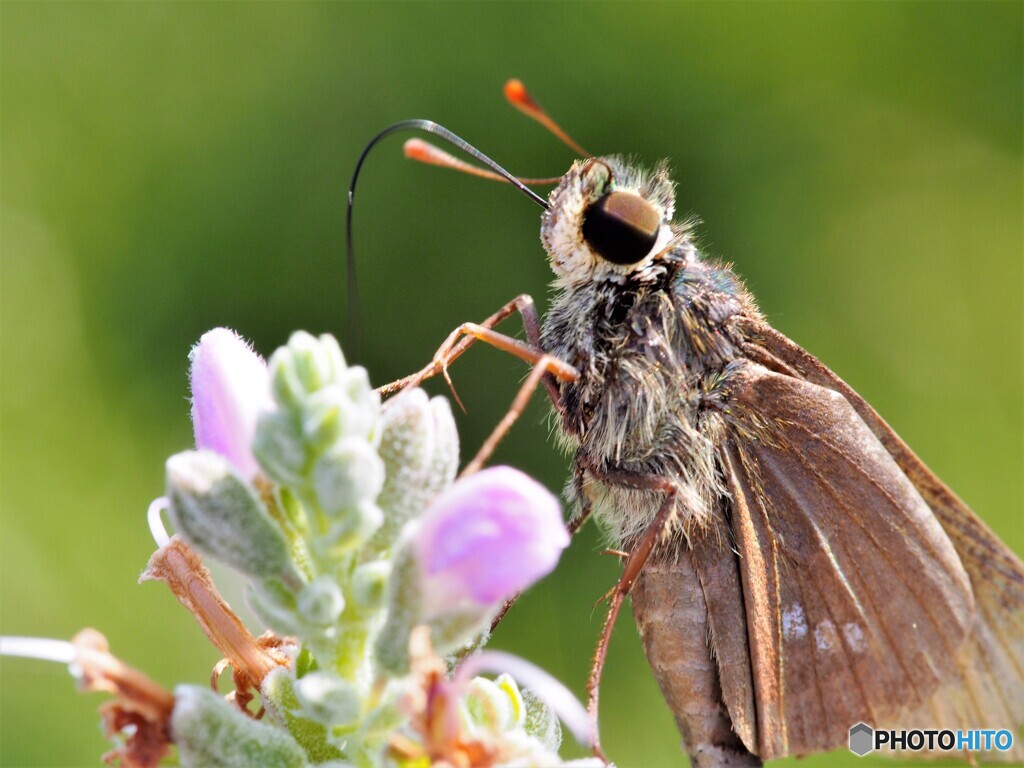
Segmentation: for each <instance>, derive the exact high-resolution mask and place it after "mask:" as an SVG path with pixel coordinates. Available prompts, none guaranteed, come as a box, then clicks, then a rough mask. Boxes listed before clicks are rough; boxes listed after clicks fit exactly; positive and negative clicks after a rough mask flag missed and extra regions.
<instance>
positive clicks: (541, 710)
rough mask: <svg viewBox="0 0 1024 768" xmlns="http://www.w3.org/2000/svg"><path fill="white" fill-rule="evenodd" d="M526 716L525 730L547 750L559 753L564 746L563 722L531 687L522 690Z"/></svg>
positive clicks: (524, 719)
mask: <svg viewBox="0 0 1024 768" xmlns="http://www.w3.org/2000/svg"><path fill="white" fill-rule="evenodd" d="M522 696H523V706H524V708H525V716H524V718H523V730H524V731H526V733H527V735H529V736H532V737H533V738H535V739H537V741H539V742H540V743H541V744H542V745H543V746H544V748H545V749H546V750H548V751H549V752H553V753H556V754H557V753H558V748H559V747H560V746H562V724H561V723H560V722H559V721H558V718H557V717H556V716H555V713H554V712H553V711H552V710H551V707H549V706H548V705H547V704H545V703H544V702H543V701H541V700H540V699H539V698H537V696H536V694H534V693H533V692H532V691H530V690H529V689H527V690H524V691H522Z"/></svg>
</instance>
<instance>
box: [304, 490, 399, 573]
mask: <svg viewBox="0 0 1024 768" xmlns="http://www.w3.org/2000/svg"><path fill="white" fill-rule="evenodd" d="M383 519H384V513H383V512H381V511H380V507H378V506H377V505H376V504H374V503H372V502H368V501H363V502H360V503H359V504H357V505H356V506H355V507H351V508H349V509H347V510H345V511H344V513H343V514H341V515H339V517H338V519H337V520H335V521H334V522H332V523H331V525H330V528H328V529H327V532H326V533H325V534H324V535H322V536H318V537H316V538H315V539H314V540H313V547H314V549H315V551H316V552H317V553H318V554H319V555H320V556H321V557H322V558H323V559H324V560H325V561H330V560H333V559H336V558H339V557H341V556H342V555H344V554H347V553H349V552H351V551H352V550H354V549H356V548H357V547H359V546H361V545H362V544H363V543H364V542H365V541H366V540H367V539H368V538H370V536H372V535H373V533H374V531H376V530H377V529H378V528H379V527H380V525H381V523H382V522H383Z"/></svg>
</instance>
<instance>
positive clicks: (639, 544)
mask: <svg viewBox="0 0 1024 768" xmlns="http://www.w3.org/2000/svg"><path fill="white" fill-rule="evenodd" d="M588 470H589V471H590V472H591V474H593V475H594V476H595V477H597V478H598V479H600V480H601V481H602V482H604V483H607V484H609V485H619V486H625V487H627V488H634V489H636V490H646V491H655V492H662V493H664V494H665V498H664V499H663V500H662V502H661V507H660V508H659V509H658V512H657V514H656V515H655V516H654V519H653V520H651V522H650V523H649V524H648V526H647V528H646V529H645V530H644V532H643V534H642V535H641V536H640V538H639V539H638V540H637V541H636V543H635V544H634V546H633V547H632V549H631V550H630V553H629V556H628V557H627V558H626V561H625V564H624V565H623V569H622V577H621V578H620V579H619V582H618V584H616V585H615V587H614V588H613V589H612V590H611V592H609V594H608V595H607V597H608V599H609V605H608V615H607V617H606V618H605V621H604V627H603V628H602V630H601V639H600V640H599V641H598V643H597V649H596V650H595V651H594V661H593V664H592V665H591V667H590V675H589V677H588V678H587V690H588V691H589V697H588V701H587V709H588V711H589V712H590V715H591V717H592V718H593V720H594V734H595V736H594V754H595V755H597V756H598V757H599V758H601V759H602V760H604V761H605V762H608V761H607V759H606V758H605V756H604V754H603V752H602V751H601V743H600V740H599V739H598V738H597V720H598V699H599V696H600V686H601V675H602V673H603V672H604V664H605V661H606V659H607V656H608V644H609V643H610V642H611V637H612V630H613V629H614V628H615V621H616V619H618V616H619V611H620V610H621V609H622V604H623V603H624V602H625V600H626V596H627V595H628V594H629V591H630V589H632V587H633V583H634V582H635V581H636V579H637V576H639V575H640V571H641V570H643V567H644V565H645V564H646V562H647V559H648V558H649V557H650V555H651V552H652V551H653V550H654V547H655V545H656V544H657V543H658V540H659V539H660V538H661V535H662V532H663V531H664V530H665V525H666V523H667V522H668V519H669V517H670V516H671V515H672V512H673V511H674V509H675V501H676V495H677V494H678V488H677V487H676V484H675V483H673V482H672V481H671V480H669V479H667V478H664V477H660V476H658V475H645V474H641V473H636V472H626V471H595V470H594V469H593V468H590V467H588Z"/></svg>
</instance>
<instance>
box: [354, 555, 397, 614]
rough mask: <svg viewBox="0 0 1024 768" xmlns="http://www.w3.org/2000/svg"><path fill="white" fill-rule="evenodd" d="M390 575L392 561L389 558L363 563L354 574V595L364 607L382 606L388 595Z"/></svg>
mask: <svg viewBox="0 0 1024 768" xmlns="http://www.w3.org/2000/svg"><path fill="white" fill-rule="evenodd" d="M390 575H391V563H390V562H388V561H387V560H374V561H373V562H369V563H363V564H362V565H360V566H359V567H357V568H356V570H355V573H353V574H352V597H353V598H355V600H356V602H358V603H359V605H361V606H362V607H363V608H368V609H376V608H380V607H381V606H382V605H384V600H385V598H386V597H387V590H388V577H389V576H390Z"/></svg>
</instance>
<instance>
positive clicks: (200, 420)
mask: <svg viewBox="0 0 1024 768" xmlns="http://www.w3.org/2000/svg"><path fill="white" fill-rule="evenodd" d="M189 360H190V361H191V363H192V368H191V372H190V380H191V384H192V428H193V429H194V430H195V435H196V448H198V449H200V450H202V449H207V450H211V451H215V452H216V453H219V454H220V455H222V456H224V457H226V458H227V459H228V460H229V461H230V462H231V463H232V464H233V465H234V466H235V468H236V469H237V470H238V471H239V472H240V473H241V474H242V475H244V476H245V477H252V476H253V475H255V474H256V473H257V472H259V465H258V464H257V463H256V459H255V457H254V456H253V454H252V441H253V435H254V434H255V432H256V418H257V416H258V415H259V412H260V411H262V410H266V409H268V408H269V407H270V406H271V405H272V400H271V399H270V378H269V376H268V374H267V364H266V363H265V362H263V358H261V357H260V356H259V355H257V354H256V353H255V352H253V350H252V347H251V346H249V344H247V343H246V342H245V341H244V340H243V339H242V338H241V337H240V336H239V335H238V334H237V333H235V332H234V331H230V330H228V329H227V328H214V329H213V330H212V331H207V332H206V333H204V334H203V336H202V338H201V339H199V343H198V344H196V345H195V346H194V347H193V348H192V352H191V353H190V354H189Z"/></svg>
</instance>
